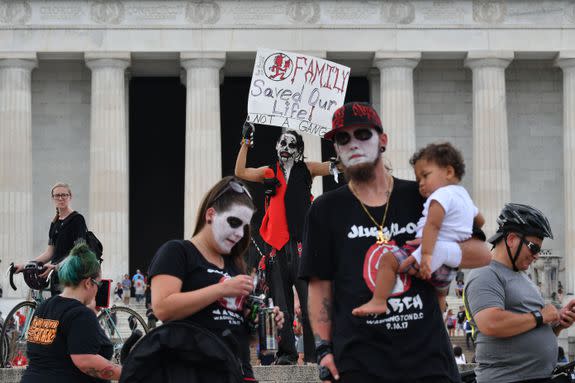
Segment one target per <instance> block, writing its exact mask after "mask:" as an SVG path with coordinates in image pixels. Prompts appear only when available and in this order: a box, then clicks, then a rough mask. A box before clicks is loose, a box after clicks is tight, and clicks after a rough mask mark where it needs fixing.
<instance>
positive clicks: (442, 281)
mask: <svg viewBox="0 0 575 383" xmlns="http://www.w3.org/2000/svg"><path fill="white" fill-rule="evenodd" d="M415 249H416V247H413V246H411V245H407V244H405V245H403V246H402V247H395V248H394V249H393V250H392V251H391V253H392V254H393V256H394V257H395V259H396V260H397V262H398V263H399V264H401V262H403V261H405V260H406V259H407V258H408V257H409V256H410V255H411V253H412V252H413V251H414V250H415ZM410 268H413V269H415V270H419V266H418V265H417V264H413V265H411V266H410ZM457 270H458V269H456V268H453V267H449V266H445V265H442V266H441V267H440V268H439V269H437V270H435V271H434V272H433V274H431V279H430V280H429V283H431V285H432V286H433V287H435V289H436V290H437V291H439V292H440V293H441V294H443V295H447V293H448V291H449V285H450V284H451V281H452V280H453V279H454V278H455V274H456V273H457ZM407 271H408V270H400V271H399V272H400V273H407Z"/></svg>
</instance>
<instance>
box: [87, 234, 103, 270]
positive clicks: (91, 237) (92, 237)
mask: <svg viewBox="0 0 575 383" xmlns="http://www.w3.org/2000/svg"><path fill="white" fill-rule="evenodd" d="M85 240H86V244H87V245H88V247H89V248H90V249H91V250H92V251H93V252H94V254H96V257H97V258H98V261H100V263H101V262H102V252H103V250H104V247H103V246H102V242H100V240H99V239H98V237H96V234H94V233H93V232H91V231H90V230H87V231H86V237H85Z"/></svg>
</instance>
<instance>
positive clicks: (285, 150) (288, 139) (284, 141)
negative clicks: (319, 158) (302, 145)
mask: <svg viewBox="0 0 575 383" xmlns="http://www.w3.org/2000/svg"><path fill="white" fill-rule="evenodd" d="M276 151H277V153H278V158H279V159H280V160H282V161H284V162H287V161H289V160H291V159H295V157H296V155H297V145H296V139H295V137H294V136H292V135H291V134H286V133H284V134H282V135H281V137H280V139H279V140H278V142H277V144H276Z"/></svg>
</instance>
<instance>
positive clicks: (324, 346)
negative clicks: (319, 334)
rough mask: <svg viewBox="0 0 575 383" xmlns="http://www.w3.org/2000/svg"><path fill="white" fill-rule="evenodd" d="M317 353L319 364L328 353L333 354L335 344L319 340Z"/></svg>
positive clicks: (316, 347) (316, 348)
mask: <svg viewBox="0 0 575 383" xmlns="http://www.w3.org/2000/svg"><path fill="white" fill-rule="evenodd" d="M315 354H316V356H317V364H319V362H321V360H322V359H323V358H324V357H325V356H326V355H327V354H333V344H332V343H331V342H329V341H327V340H322V341H319V342H317V343H316V346H315Z"/></svg>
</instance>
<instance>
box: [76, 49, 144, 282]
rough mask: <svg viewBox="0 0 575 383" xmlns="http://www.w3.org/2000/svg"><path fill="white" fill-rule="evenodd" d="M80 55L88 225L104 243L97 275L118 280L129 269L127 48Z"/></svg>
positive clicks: (128, 57) (128, 62)
mask: <svg viewBox="0 0 575 383" xmlns="http://www.w3.org/2000/svg"><path fill="white" fill-rule="evenodd" d="M84 58H85V60H86V65H87V66H88V68H90V70H91V71H92V92H91V118H90V126H91V127H90V211H89V220H88V228H89V229H90V230H92V231H93V232H94V233H95V234H96V235H97V236H98V238H99V239H100V241H102V245H103V246H104V254H103V257H104V262H103V263H102V276H103V277H108V278H113V279H114V281H120V279H119V278H120V277H121V275H123V274H126V273H128V272H129V231H128V229H129V226H128V225H129V190H128V187H129V177H128V131H127V125H126V118H127V117H126V116H127V104H126V94H125V93H126V83H125V81H126V80H125V72H126V68H127V67H128V66H129V65H130V53H129V52H110V53H91V52H86V53H85V55H84ZM133 266H134V268H136V267H138V266H140V265H133Z"/></svg>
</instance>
